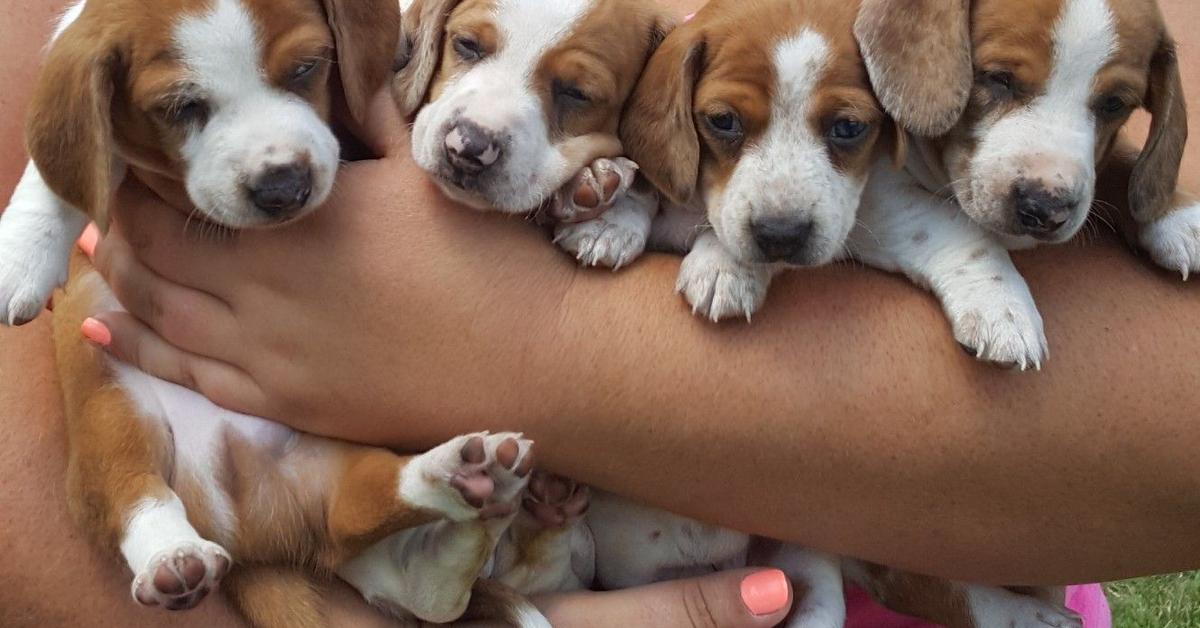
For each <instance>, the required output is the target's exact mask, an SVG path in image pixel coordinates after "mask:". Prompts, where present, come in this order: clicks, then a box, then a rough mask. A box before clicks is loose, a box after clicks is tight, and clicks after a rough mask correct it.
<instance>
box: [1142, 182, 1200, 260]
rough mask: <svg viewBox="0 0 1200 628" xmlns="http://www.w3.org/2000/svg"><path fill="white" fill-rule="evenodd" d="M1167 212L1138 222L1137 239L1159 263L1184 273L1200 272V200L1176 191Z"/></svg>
mask: <svg viewBox="0 0 1200 628" xmlns="http://www.w3.org/2000/svg"><path fill="white" fill-rule="evenodd" d="M1172 204H1173V206H1174V207H1173V209H1171V211H1170V212H1169V213H1167V215H1165V216H1163V217H1161V218H1158V219H1157V220H1153V221H1151V222H1148V223H1145V224H1143V225H1141V230H1140V233H1139V234H1138V240H1139V242H1140V243H1141V245H1142V247H1143V248H1145V249H1146V251H1147V252H1149V253H1150V256H1151V257H1152V258H1154V261H1155V263H1157V264H1158V265H1159V266H1161V267H1163V268H1165V269H1167V270H1171V271H1175V272H1178V273H1180V274H1182V275H1183V279H1184V281H1187V279H1188V277H1189V276H1190V275H1191V274H1192V273H1194V272H1200V200H1197V199H1196V198H1195V197H1193V196H1191V195H1189V194H1187V193H1185V192H1181V191H1177V192H1175V198H1174V201H1173V203H1172Z"/></svg>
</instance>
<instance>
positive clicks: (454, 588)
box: [336, 434, 532, 623]
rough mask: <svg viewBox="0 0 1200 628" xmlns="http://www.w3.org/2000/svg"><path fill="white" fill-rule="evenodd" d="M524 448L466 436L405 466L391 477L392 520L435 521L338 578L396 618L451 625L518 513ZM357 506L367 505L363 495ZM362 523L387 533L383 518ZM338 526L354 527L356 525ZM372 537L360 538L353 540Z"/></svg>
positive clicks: (370, 552)
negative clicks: (394, 494)
mask: <svg viewBox="0 0 1200 628" xmlns="http://www.w3.org/2000/svg"><path fill="white" fill-rule="evenodd" d="M531 447H532V443H530V442H529V441H527V440H523V439H521V438H520V437H519V436H518V435H515V434H473V435H469V436H461V437H459V438H456V439H454V440H451V441H450V442H448V443H445V444H443V445H440V446H438V447H436V448H434V449H432V450H430V451H429V452H427V453H425V454H422V455H420V456H415V457H413V458H411V459H410V460H408V461H407V463H406V464H404V465H403V467H402V468H400V469H399V470H398V475H399V482H398V485H399V486H398V488H399V490H398V493H399V501H400V502H402V503H403V505H402V506H399V507H398V508H396V509H395V511H394V512H396V513H413V514H417V513H419V512H420V511H424V513H425V514H424V516H426V517H431V519H433V520H436V519H441V520H439V521H435V523H430V524H427V525H422V526H420V527H417V528H408V529H403V530H402V531H400V532H397V533H395V534H392V535H391V536H388V537H386V538H383V539H382V540H380V541H379V542H377V543H375V544H374V545H371V546H370V547H368V548H366V549H365V550H364V551H363V552H361V553H359V554H358V555H356V556H354V557H353V558H350V559H349V560H347V561H345V562H344V563H342V564H340V565H338V567H337V569H336V571H337V573H338V575H339V576H341V577H342V578H343V579H344V580H346V581H347V582H349V583H350V584H351V585H353V586H354V587H355V588H357V589H358V591H359V592H360V593H362V595H363V596H364V597H365V598H366V599H367V600H368V601H370V602H372V603H373V604H376V605H378V606H380V607H381V608H384V609H388V610H390V611H392V612H393V613H395V614H397V615H400V616H403V615H405V614H409V613H411V614H412V615H415V616H416V617H418V618H420V619H422V620H424V621H430V622H436V623H445V622H450V621H454V620H456V619H458V618H459V617H460V616H461V615H462V613H463V611H464V610H465V609H466V607H467V602H468V601H469V599H470V596H471V588H472V585H473V584H474V583H475V581H476V580H477V579H478V577H479V575H480V573H481V572H482V570H483V568H484V566H485V565H486V564H487V561H488V560H489V559H490V558H491V556H492V553H493V551H494V549H495V547H496V543H497V542H498V541H499V539H500V536H501V535H502V534H503V533H504V530H505V529H506V528H507V527H508V526H509V524H510V523H511V522H512V518H513V516H514V515H515V514H516V512H517V509H518V507H519V506H518V500H519V499H520V495H521V492H522V491H523V490H524V489H525V485H526V483H527V482H528V476H529V472H530V470H531V468H532V456H531V454H530V450H531ZM392 477H393V478H395V477H396V476H394V475H393V476H392ZM375 500H376V501H378V500H379V497H378V495H376V497H375ZM363 503H364V504H369V503H370V499H368V498H367V497H366V496H365V495H364V496H363ZM356 510H361V508H358V507H355V508H347V510H346V513H347V515H351V514H352V513H353V512H355V511H356ZM403 516H404V517H405V518H407V517H409V516H410V515H408V514H405V515H403ZM418 516H420V515H419V514H418ZM369 519H370V520H373V521H375V522H376V524H375V527H376V528H377V529H378V527H379V526H380V525H388V526H391V525H394V524H390V523H387V522H388V521H389V517H388V516H384V517H378V516H374V515H372V516H370V517H369ZM344 520H345V521H346V522H347V525H354V524H353V523H352V522H353V521H355V520H358V517H354V516H346V517H345V519H344ZM391 520H393V521H394V520H396V519H395V518H393V519H391ZM410 521H415V519H410ZM371 536H374V533H372V534H363V533H361V532H359V533H357V534H354V535H352V538H354V539H355V540H356V541H357V540H361V539H365V538H370V537H371Z"/></svg>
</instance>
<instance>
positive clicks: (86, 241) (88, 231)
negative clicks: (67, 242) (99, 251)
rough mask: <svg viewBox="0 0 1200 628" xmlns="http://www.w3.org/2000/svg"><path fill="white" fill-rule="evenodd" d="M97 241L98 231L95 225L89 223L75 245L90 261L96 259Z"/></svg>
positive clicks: (98, 238)
mask: <svg viewBox="0 0 1200 628" xmlns="http://www.w3.org/2000/svg"><path fill="white" fill-rule="evenodd" d="M99 241H100V230H99V229H97V228H96V223H94V222H90V223H88V226H87V227H86V228H85V229H84V230H83V233H82V234H81V235H80V236H79V239H78V240H76V241H75V244H76V245H77V246H79V250H80V251H83V254H84V255H86V256H88V259H92V258H94V257H96V243H97V242H99Z"/></svg>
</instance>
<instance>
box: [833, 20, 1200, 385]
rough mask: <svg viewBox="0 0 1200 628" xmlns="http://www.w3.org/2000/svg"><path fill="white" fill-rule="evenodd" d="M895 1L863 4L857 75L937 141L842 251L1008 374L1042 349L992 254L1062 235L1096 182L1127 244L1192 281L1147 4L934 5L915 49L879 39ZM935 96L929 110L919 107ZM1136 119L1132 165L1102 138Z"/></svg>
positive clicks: (1033, 323)
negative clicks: (926, 302) (928, 306)
mask: <svg viewBox="0 0 1200 628" xmlns="http://www.w3.org/2000/svg"><path fill="white" fill-rule="evenodd" d="M902 4H903V7H901V3H898V2H894V1H892V0H874V1H871V2H867V3H866V6H867V9H866V10H865V11H864V13H863V18H862V20H861V21H860V23H859V31H860V35H861V38H862V40H863V42H864V50H865V51H866V56H867V60H868V67H869V68H870V70H871V72H872V74H873V76H874V77H875V79H876V81H875V82H876V86H877V90H878V92H879V94H880V98H881V100H882V101H883V102H884V103H885V105H886V106H887V107H888V108H889V109H890V110H891V111H892V112H893V113H899V112H907V113H910V114H912V115H913V117H915V118H919V119H921V120H923V121H924V122H923V123H922V124H919V125H915V126H912V127H911V129H912V130H913V131H914V133H917V134H934V135H940V137H937V138H936V139H924V140H919V141H916V142H915V143H914V146H915V148H916V150H914V155H913V156H912V157H911V158H910V159H909V161H908V164H907V168H906V170H905V171H904V172H901V173H890V174H887V175H884V176H881V177H878V178H877V182H878V184H879V185H878V186H875V185H872V186H871V187H872V189H871V190H868V192H867V197H868V200H867V202H866V203H864V206H863V209H862V215H863V220H864V222H865V223H868V224H870V225H871V226H872V230H873V231H874V232H875V234H876V236H877V237H874V238H871V237H862V238H858V239H856V240H854V243H855V246H854V249H855V252H856V254H858V253H861V255H862V257H863V258H864V259H865V261H867V262H868V263H871V264H873V265H877V266H881V267H884V268H889V269H894V270H900V271H903V272H905V273H906V274H908V275H909V276H910V277H912V278H913V279H914V280H916V281H917V282H918V283H921V284H923V285H926V286H929V287H930V288H931V289H933V290H934V291H935V292H936V293H937V294H938V296H939V297H940V298H941V300H942V302H943V305H944V307H945V309H946V312H947V314H948V316H949V317H950V319H951V322H952V324H953V326H954V331H955V336H956V337H957V338H958V340H959V342H961V343H963V344H964V345H966V346H967V347H968V348H970V349H971V350H972V351H974V352H975V353H977V354H978V355H979V356H980V357H983V358H985V359H989V360H993V361H998V362H1009V363H1015V364H1018V365H1020V366H1022V367H1024V366H1026V365H1034V366H1038V365H1040V363H1041V361H1042V360H1043V359H1045V357H1046V355H1047V343H1046V339H1045V335H1044V333H1043V330H1042V321H1041V316H1040V315H1039V313H1038V311H1037V308H1036V306H1035V304H1034V302H1033V299H1032V296H1031V295H1030V294H1029V291H1028V288H1027V287H1026V286H1025V283H1024V280H1023V279H1022V278H1021V276H1020V275H1019V274H1018V273H1017V271H1016V269H1015V268H1014V267H1013V265H1012V263H1011V261H1010V260H1009V258H1008V252H1007V249H1016V248H1027V247H1031V246H1034V245H1036V244H1038V243H1043V242H1049V243H1054V242H1063V241H1065V240H1068V239H1070V238H1072V237H1073V236H1074V235H1075V234H1076V233H1078V231H1079V230H1080V228H1081V227H1082V226H1083V224H1084V223H1085V221H1086V220H1087V218H1088V215H1089V213H1090V210H1091V208H1092V205H1093V202H1094V199H1095V195H1096V182H1097V173H1098V172H1101V173H1102V178H1109V179H1114V178H1115V179H1119V182H1118V181H1110V182H1108V183H1110V184H1111V185H1112V187H1119V188H1122V189H1125V190H1127V195H1128V199H1127V200H1128V204H1129V207H1130V209H1131V210H1132V218H1133V221H1132V222H1136V224H1137V225H1138V232H1139V233H1138V240H1139V241H1140V242H1141V244H1142V246H1143V247H1144V248H1145V249H1146V250H1148V251H1149V252H1150V254H1151V256H1152V257H1153V259H1154V260H1155V261H1156V262H1158V264H1160V265H1161V266H1163V267H1164V268H1167V269H1169V270H1174V271H1178V272H1181V273H1182V274H1183V276H1184V278H1185V279H1186V278H1187V276H1188V274H1189V273H1191V272H1193V271H1195V270H1197V269H1198V268H1200V203H1197V202H1196V200H1195V199H1194V198H1193V197H1190V196H1188V195H1186V194H1184V193H1183V192H1181V191H1178V190H1176V187H1175V186H1176V181H1177V179H1178V174H1179V165H1180V161H1181V159H1182V155H1183V147H1184V143H1185V141H1186V138H1187V120H1186V117H1187V109H1186V106H1185V103H1184V102H1183V91H1182V87H1181V83H1180V74H1179V68H1178V66H1177V64H1176V59H1175V50H1174V42H1173V41H1172V39H1171V37H1170V35H1169V34H1168V32H1167V28H1166V25H1165V24H1164V23H1163V19H1162V16H1161V14H1160V13H1159V10H1158V7H1157V5H1156V4H1155V2H1154V0H1021V1H1018V2H1010V1H1006V0H1003V1H1002V0H972V1H971V2H950V3H943V4H942V5H941V6H940V7H938V9H937V11H936V12H931V15H936V17H935V18H933V19H931V20H930V22H929V23H930V24H936V25H937V26H936V27H935V28H929V29H928V31H923V32H922V36H921V37H920V38H915V39H913V40H898V39H894V38H889V37H888V36H886V35H884V34H881V33H879V32H877V29H879V28H880V27H881V25H884V24H888V23H889V22H890V21H891V20H893V18H894V16H895V15H898V14H903V13H905V12H907V11H908V10H909V4H910V3H902ZM955 48H957V51H955ZM934 90H938V91H940V93H941V94H942V100H941V101H936V100H930V99H929V98H928V96H929V94H930V93H936V92H934ZM955 98H957V103H955V102H954V101H955ZM947 105H949V106H947ZM931 108H932V109H938V108H940V109H941V111H940V112H933V113H931ZM1138 108H1145V109H1147V110H1149V112H1150V113H1151V115H1152V116H1153V124H1152V128H1151V133H1150V138H1149V141H1148V142H1147V144H1146V147H1145V149H1144V150H1143V151H1142V152H1141V155H1140V156H1138V157H1136V158H1133V157H1131V156H1130V155H1129V154H1127V151H1122V150H1118V148H1117V144H1118V142H1117V134H1118V131H1119V130H1120V128H1121V127H1122V126H1123V125H1124V123H1125V122H1126V120H1128V118H1129V115H1130V114H1131V113H1132V112H1133V111H1134V110H1135V109H1138ZM953 111H959V112H961V115H958V116H955V115H945V114H946V112H953ZM952 120H956V121H954V122H948V121H952ZM930 121H932V122H930ZM942 133H944V135H942ZM1105 171H1107V176H1105V175H1104V174H1103V173H1104V172H1105ZM1113 200H1117V202H1124V200H1125V199H1113ZM948 202H949V206H947V203H948ZM963 216H965V217H969V219H970V221H969V222H966V221H964V220H963V219H962V217H963ZM880 234H882V236H881V237H879V236H880Z"/></svg>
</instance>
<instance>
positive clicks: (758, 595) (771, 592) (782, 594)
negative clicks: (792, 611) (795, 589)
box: [742, 569, 789, 617]
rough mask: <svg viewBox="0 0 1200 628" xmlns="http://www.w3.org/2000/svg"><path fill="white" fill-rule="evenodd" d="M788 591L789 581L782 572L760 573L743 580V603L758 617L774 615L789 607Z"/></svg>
mask: <svg viewBox="0 0 1200 628" xmlns="http://www.w3.org/2000/svg"><path fill="white" fill-rule="evenodd" d="M788 589H789V588H788V579H787V576H785V575H784V574H783V572H782V571H780V570H778V569H767V570H765V571H759V572H757V573H752V574H750V575H748V576H746V577H745V578H743V579H742V602H743V603H744V604H745V605H746V608H748V609H750V613H751V614H753V615H754V616H756V617H762V616H763V615H772V614H774V613H778V612H779V611H781V610H783V609H784V607H786V606H787V603H788Z"/></svg>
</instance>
